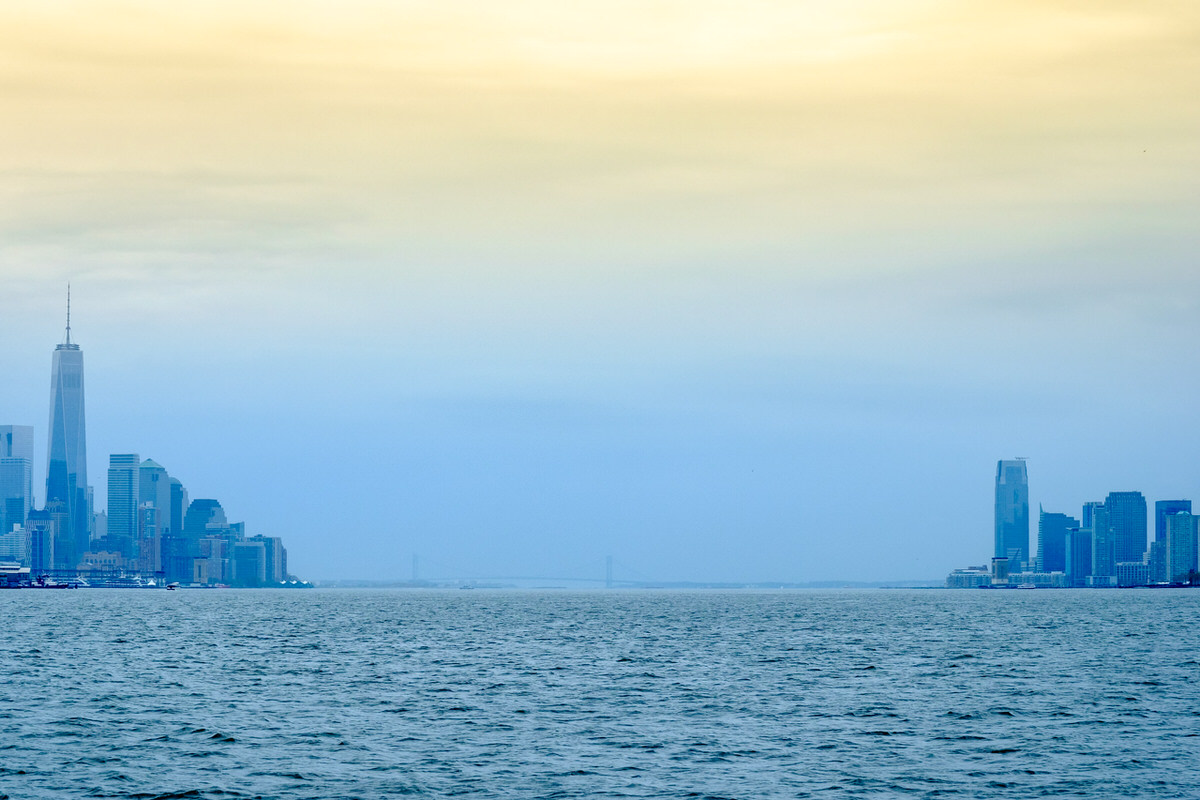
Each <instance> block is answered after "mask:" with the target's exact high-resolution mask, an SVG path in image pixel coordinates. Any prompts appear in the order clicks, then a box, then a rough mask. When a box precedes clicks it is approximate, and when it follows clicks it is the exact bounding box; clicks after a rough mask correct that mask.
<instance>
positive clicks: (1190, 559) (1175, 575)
mask: <svg viewBox="0 0 1200 800" xmlns="http://www.w3.org/2000/svg"><path fill="white" fill-rule="evenodd" d="M1196 522H1197V518H1196V517H1193V516H1192V515H1191V514H1190V513H1188V512H1187V511H1179V512H1177V513H1175V514H1171V515H1169V516H1168V517H1167V547H1166V562H1167V570H1166V572H1167V580H1169V581H1174V582H1179V583H1182V582H1184V581H1186V580H1188V579H1189V577H1190V573H1191V572H1192V571H1194V570H1195V569H1196V564H1197V546H1196V545H1197V542H1196Z"/></svg>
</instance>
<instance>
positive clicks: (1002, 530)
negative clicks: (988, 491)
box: [994, 459, 1029, 572]
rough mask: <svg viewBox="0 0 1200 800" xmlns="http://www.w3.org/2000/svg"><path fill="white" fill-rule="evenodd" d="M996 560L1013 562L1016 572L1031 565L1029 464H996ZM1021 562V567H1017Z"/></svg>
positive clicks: (1022, 461) (1015, 462)
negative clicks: (1005, 558)
mask: <svg viewBox="0 0 1200 800" xmlns="http://www.w3.org/2000/svg"><path fill="white" fill-rule="evenodd" d="M994 555H995V557H996V558H1004V557H1007V558H1008V559H1009V564H1010V565H1012V569H1013V571H1014V572H1016V571H1018V570H1020V569H1022V568H1023V567H1022V566H1019V565H1023V564H1025V563H1026V562H1028V561H1029V477H1028V474H1027V473H1026V471H1025V460H1024V459H1016V460H1013V461H1000V462H998V463H997V464H996V548H995V554H994ZM1014 562H1017V563H1014Z"/></svg>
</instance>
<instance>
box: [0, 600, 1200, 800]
mask: <svg viewBox="0 0 1200 800" xmlns="http://www.w3.org/2000/svg"><path fill="white" fill-rule="evenodd" d="M1198 613H1200V592H1192V591H1187V590H1161V591H1159V590H1154V591H1150V590H1143V591H1122V590H1113V591H1074V590H1064V591H1058V592H1015V591H1014V592H966V591H963V592H948V591H937V590H919V591H870V590H866V591H789V592H699V591H697V592H667V591H629V592H623V591H608V592H601V591H596V592H565V591H561V592H560V591H489V590H476V591H472V592H462V591H357V590H356V591H332V590H313V591H308V592H279V591H275V592H267V591H252V590H247V591H241V592H229V591H210V592H200V591H193V592H177V593H165V592H145V591H143V592H136V591H77V592H32V591H22V592H6V593H2V594H0V618H3V619H4V620H5V621H6V623H5V625H4V626H0V652H2V653H4V656H3V658H4V670H3V672H2V673H0V795H7V796H8V797H12V798H60V797H76V796H88V797H111V798H141V799H143V800H148V798H175V797H194V798H212V800H218V799H222V800H233V799H235V798H252V797H253V798H279V800H285V799H287V800H292V799H294V798H328V797H361V798H378V797H398V796H413V797H451V796H456V797H547V798H549V797H556V798H570V797H580V798H583V797H626V798H663V797H680V798H682V797H713V798H795V797H821V798H849V797H928V798H932V797H963V798H967V797H969V798H999V797H1013V798H1016V797H1020V798H1028V797H1035V796H1070V797H1096V798H1100V797H1106V798H1107V797H1116V796H1133V797H1164V798H1165V797H1180V796H1193V795H1194V794H1195V792H1196V791H1197V788H1198V787H1200V766H1198V765H1200V737H1198V736H1197V735H1196V732H1197V730H1198V723H1200V711H1197V709H1198V707H1200V689H1198V688H1197V686H1200V656H1198V655H1197V653H1198V652H1200V634H1198V633H1197V628H1196V626H1195V624H1194V623H1195V620H1196V618H1197V615H1198Z"/></svg>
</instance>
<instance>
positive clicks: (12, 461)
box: [0, 425, 33, 536]
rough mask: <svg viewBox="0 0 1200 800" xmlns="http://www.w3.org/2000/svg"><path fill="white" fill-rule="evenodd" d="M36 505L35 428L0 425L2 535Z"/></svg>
mask: <svg viewBox="0 0 1200 800" xmlns="http://www.w3.org/2000/svg"><path fill="white" fill-rule="evenodd" d="M32 507H33V427H32V426H30V425H0V536H2V535H4V534H6V533H9V532H10V531H11V530H12V529H13V526H14V525H24V524H25V520H26V519H27V518H28V517H29V511H30V509H31V508H32Z"/></svg>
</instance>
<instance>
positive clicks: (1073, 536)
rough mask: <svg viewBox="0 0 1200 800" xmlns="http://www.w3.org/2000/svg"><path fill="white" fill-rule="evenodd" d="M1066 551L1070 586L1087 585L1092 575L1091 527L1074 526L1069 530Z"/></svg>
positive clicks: (1068, 583)
mask: <svg viewBox="0 0 1200 800" xmlns="http://www.w3.org/2000/svg"><path fill="white" fill-rule="evenodd" d="M1065 545H1066V546H1065V547H1064V552H1065V554H1066V562H1067V563H1066V573H1067V585H1068V586H1087V582H1088V578H1090V577H1091V575H1092V531H1091V528H1072V529H1070V530H1069V531H1067V536H1066V542H1065Z"/></svg>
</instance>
